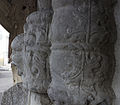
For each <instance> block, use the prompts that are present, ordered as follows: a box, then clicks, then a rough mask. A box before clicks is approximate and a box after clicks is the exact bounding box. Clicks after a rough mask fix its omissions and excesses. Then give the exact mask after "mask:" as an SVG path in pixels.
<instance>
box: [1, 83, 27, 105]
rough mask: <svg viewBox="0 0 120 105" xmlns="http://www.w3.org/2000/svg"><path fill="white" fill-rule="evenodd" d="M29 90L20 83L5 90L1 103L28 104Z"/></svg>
mask: <svg viewBox="0 0 120 105" xmlns="http://www.w3.org/2000/svg"><path fill="white" fill-rule="evenodd" d="M27 96H28V91H27V90H26V89H24V88H23V86H22V83H18V84H16V85H14V86H13V87H11V88H10V89H8V90H7V91H5V92H4V94H3V97H2V102H1V105H27Z"/></svg>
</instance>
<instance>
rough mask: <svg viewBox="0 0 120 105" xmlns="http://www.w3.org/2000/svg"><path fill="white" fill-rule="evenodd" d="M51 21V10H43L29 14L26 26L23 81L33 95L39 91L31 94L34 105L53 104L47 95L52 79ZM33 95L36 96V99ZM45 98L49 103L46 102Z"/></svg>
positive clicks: (31, 104)
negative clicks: (50, 62)
mask: <svg viewBox="0 0 120 105" xmlns="http://www.w3.org/2000/svg"><path fill="white" fill-rule="evenodd" d="M50 23H51V11H50V10H41V11H37V12H34V13H32V14H31V15H29V16H28V17H27V19H26V24H25V26H24V31H25V34H24V44H25V50H24V68H25V70H26V71H25V72H26V77H25V79H24V80H23V83H24V87H26V88H28V89H29V90H30V91H31V92H32V95H33V94H35V93H36V92H37V93H39V94H35V96H34V95H33V96H31V103H30V105H33V103H35V105H38V104H41V105H47V104H48V103H49V105H50V104H51V103H50V100H49V98H48V96H47V89H48V86H49V84H50V81H51V78H50V70H49V58H48V57H49V54H50V43H49V41H48V33H49V26H50ZM44 94H45V95H44ZM33 97H36V99H34V98H33ZM37 97H38V98H37ZM39 97H40V98H39ZM45 97H46V98H45ZM44 100H46V102H48V103H47V104H46V103H45V101H44Z"/></svg>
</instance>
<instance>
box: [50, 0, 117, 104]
mask: <svg viewBox="0 0 120 105" xmlns="http://www.w3.org/2000/svg"><path fill="white" fill-rule="evenodd" d="M52 6H53V10H54V15H53V20H52V24H51V32H50V40H51V42H52V47H51V55H50V70H51V77H52V82H51V85H50V89H49V91H48V94H49V96H50V98H51V100H52V101H53V102H54V104H55V105H112V99H113V97H114V92H113V89H112V88H111V82H112V77H113V74H114V62H115V59H114V43H115V40H116V27H115V22H114V15H113V8H112V6H113V5H112V0H52Z"/></svg>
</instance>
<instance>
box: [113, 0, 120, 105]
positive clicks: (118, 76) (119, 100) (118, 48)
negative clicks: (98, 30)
mask: <svg viewBox="0 0 120 105" xmlns="http://www.w3.org/2000/svg"><path fill="white" fill-rule="evenodd" d="M115 19H116V26H117V42H116V44H115V58H116V68H115V69H116V72H115V76H114V79H113V88H114V91H115V94H116V99H115V100H114V103H113V105H120V0H117V4H116V5H115Z"/></svg>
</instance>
